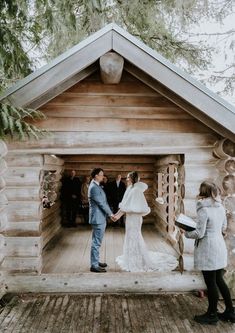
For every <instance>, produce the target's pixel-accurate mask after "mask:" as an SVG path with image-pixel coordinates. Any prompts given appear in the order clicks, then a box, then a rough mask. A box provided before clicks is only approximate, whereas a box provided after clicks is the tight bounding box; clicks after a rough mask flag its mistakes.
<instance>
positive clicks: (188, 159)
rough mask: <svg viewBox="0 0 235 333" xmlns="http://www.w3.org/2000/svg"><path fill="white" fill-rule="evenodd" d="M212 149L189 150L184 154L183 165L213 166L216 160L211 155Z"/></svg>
mask: <svg viewBox="0 0 235 333" xmlns="http://www.w3.org/2000/svg"><path fill="white" fill-rule="evenodd" d="M212 152H213V148H212V147H210V148H200V149H191V150H190V151H188V152H187V153H186V154H185V164H187V165H194V164H200V165H201V164H215V163H216V161H217V159H216V158H215V157H214V156H213V155H212Z"/></svg>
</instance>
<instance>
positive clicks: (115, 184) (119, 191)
mask: <svg viewBox="0 0 235 333" xmlns="http://www.w3.org/2000/svg"><path fill="white" fill-rule="evenodd" d="M125 191H126V185H125V183H124V182H123V181H122V175H121V174H118V175H117V176H116V179H115V180H114V181H112V182H110V183H109V185H108V198H109V201H108V202H109V204H110V207H111V209H112V211H113V213H114V214H115V213H117V212H118V210H119V203H120V202H121V201H122V198H123V196H124V193H125ZM115 225H121V226H124V220H123V216H122V217H121V218H120V220H119V222H116V224H115Z"/></svg>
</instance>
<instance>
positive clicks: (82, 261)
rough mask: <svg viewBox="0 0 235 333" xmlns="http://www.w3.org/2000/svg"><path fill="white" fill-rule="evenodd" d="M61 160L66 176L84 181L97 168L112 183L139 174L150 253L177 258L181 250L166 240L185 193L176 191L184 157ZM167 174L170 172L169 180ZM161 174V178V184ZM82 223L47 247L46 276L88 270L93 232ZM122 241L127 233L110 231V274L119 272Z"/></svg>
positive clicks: (106, 250)
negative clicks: (117, 177)
mask: <svg viewBox="0 0 235 333" xmlns="http://www.w3.org/2000/svg"><path fill="white" fill-rule="evenodd" d="M59 158H60V159H61V160H63V162H64V164H63V170H64V172H65V173H69V172H70V171H71V170H76V172H77V176H79V178H80V179H81V180H82V178H83V177H84V176H86V175H89V174H90V171H91V170H92V169H93V168H94V167H98V166H100V167H102V168H103V169H104V171H105V174H106V175H107V176H108V178H109V180H113V179H115V175H116V174H120V173H121V174H122V176H123V178H124V179H125V177H126V174H127V173H128V172H129V171H132V170H137V171H138V172H139V175H140V178H141V180H142V181H143V182H145V183H147V184H148V190H147V191H146V193H145V195H146V199H147V201H148V204H149V206H150V207H151V214H149V215H148V216H146V217H145V218H144V225H143V234H144V237H145V240H146V243H147V246H148V248H149V249H150V250H155V251H164V252H166V253H169V254H175V255H177V252H179V251H177V250H178V247H177V246H176V247H175V249H173V247H172V246H171V245H172V244H171V245H170V244H169V242H168V241H167V240H166V239H167V238H169V236H172V234H173V231H174V225H173V224H174V214H175V212H176V209H178V208H177V205H176V203H177V198H178V196H179V195H178V194H179V191H182V189H180V190H179V189H178V187H177V188H176V186H177V184H176V177H178V170H179V165H180V166H181V168H182V165H183V162H182V160H183V158H182V156H181V155H169V156H154V155H146V156H145V155H63V156H60V157H59ZM177 167H178V169H177ZM164 170H165V171H164ZM169 170H170V171H169ZM167 172H170V178H169V176H168V174H167ZM172 172H173V176H172ZM160 174H161V175H162V178H161V183H160ZM172 177H173V178H172ZM181 178H182V177H181ZM172 179H173V183H172ZM182 179H183V178H182ZM181 182H182V181H181ZM160 184H161V185H160ZM169 184H170V186H169ZM172 184H173V191H172ZM160 192H161V193H160ZM160 195H161V196H162V198H163V200H164V204H163V205H161V206H159V205H158V203H157V202H156V198H157V197H159V196H160ZM181 199H182V198H181ZM181 207H182V204H181ZM178 210H179V209H178ZM82 222H83V220H82V219H81V218H79V216H78V217H77V224H78V228H76V229H70V230H68V229H62V231H60V233H59V234H58V235H57V237H54V239H52V241H51V242H49V243H47V246H44V250H43V267H42V272H43V273H53V272H56V273H66V272H68V273H76V272H85V271H87V270H88V269H89V255H90V241H91V230H90V227H89V226H84V225H82ZM159 231H161V232H159ZM174 237H175V235H174ZM123 240H124V229H113V228H112V227H110V228H107V230H106V235H105V239H104V243H103V247H102V249H101V256H102V258H103V259H104V260H106V261H108V262H110V269H111V271H118V270H119V269H118V267H117V265H116V263H115V258H116V257H117V256H118V255H120V254H121V253H122V244H123ZM168 240H169V239H168ZM175 243H177V242H176V241H175ZM178 254H179V253H178Z"/></svg>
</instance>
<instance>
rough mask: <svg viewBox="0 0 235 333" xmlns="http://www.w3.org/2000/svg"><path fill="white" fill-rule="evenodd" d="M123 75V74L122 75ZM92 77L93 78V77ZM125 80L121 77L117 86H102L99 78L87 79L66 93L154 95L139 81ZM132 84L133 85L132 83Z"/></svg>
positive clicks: (134, 79)
mask: <svg viewBox="0 0 235 333" xmlns="http://www.w3.org/2000/svg"><path fill="white" fill-rule="evenodd" d="M123 74H124V73H123ZM93 77H94V76H93ZM123 79H124V80H125V78H124V77H123V75H122V79H121V81H120V82H119V83H118V84H105V85H104V84H103V83H102V82H101V80H100V77H98V78H95V77H94V80H93V81H91V80H89V79H84V80H83V81H81V82H79V83H77V84H75V85H74V86H72V87H71V88H70V89H68V90H67V92H71V93H83V94H84V93H86V94H90V93H103V92H104V91H105V92H106V93H110V94H115V93H116V94H119V93H129V94H135V95H136V94H147V93H150V94H151V93H152V94H156V92H155V91H154V90H153V89H151V88H149V87H148V86H146V85H145V84H143V83H142V82H141V81H139V80H137V79H136V78H134V77H132V81H123ZM133 82H134V83H133Z"/></svg>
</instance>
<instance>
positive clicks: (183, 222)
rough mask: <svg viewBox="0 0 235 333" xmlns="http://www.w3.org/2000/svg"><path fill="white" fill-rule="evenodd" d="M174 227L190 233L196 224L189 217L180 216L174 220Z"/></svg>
mask: <svg viewBox="0 0 235 333" xmlns="http://www.w3.org/2000/svg"><path fill="white" fill-rule="evenodd" d="M175 225H177V227H179V228H181V229H184V230H185V231H192V230H195V229H196V225H197V224H196V222H195V221H194V220H193V219H192V218H191V217H189V216H186V215H184V214H180V215H178V216H177V217H176V219H175Z"/></svg>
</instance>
